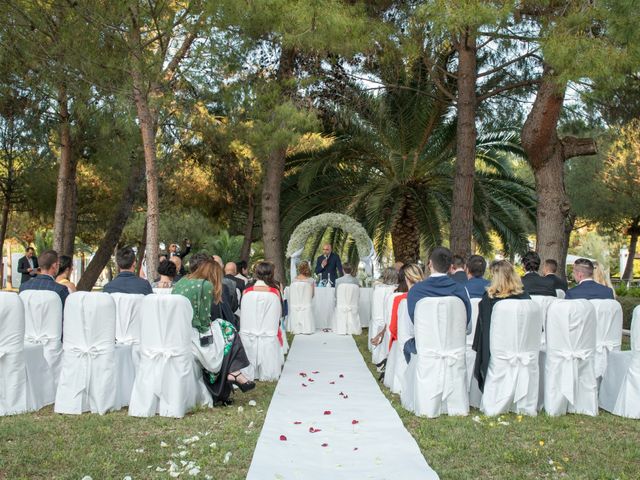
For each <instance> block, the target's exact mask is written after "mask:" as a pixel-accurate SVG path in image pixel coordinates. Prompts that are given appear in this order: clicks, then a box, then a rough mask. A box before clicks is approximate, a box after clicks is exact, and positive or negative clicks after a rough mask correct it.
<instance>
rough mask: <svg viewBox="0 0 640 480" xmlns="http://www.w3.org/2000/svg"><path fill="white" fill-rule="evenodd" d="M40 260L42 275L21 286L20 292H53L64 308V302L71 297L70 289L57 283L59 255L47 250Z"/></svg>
mask: <svg viewBox="0 0 640 480" xmlns="http://www.w3.org/2000/svg"><path fill="white" fill-rule="evenodd" d="M39 260H40V273H39V274H37V275H36V276H35V277H34V278H32V279H31V280H29V281H28V282H24V283H22V284H20V291H21V292H24V291H25V290H51V291H52V292H56V293H57V294H58V296H59V297H60V300H61V301H62V307H64V302H65V300H66V299H67V297H68V296H69V289H68V288H67V287H65V286H64V285H62V284H60V283H56V276H57V275H58V266H59V265H60V263H59V262H58V253H57V252H55V251H54V250H47V251H46V252H44V253H42V254H41V255H40V257H39Z"/></svg>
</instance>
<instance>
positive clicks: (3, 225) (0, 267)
mask: <svg viewBox="0 0 640 480" xmlns="http://www.w3.org/2000/svg"><path fill="white" fill-rule="evenodd" d="M10 209H11V204H10V203H9V200H7V199H5V201H4V204H3V205H2V219H1V220H0V288H2V286H3V285H4V258H3V257H4V238H5V237H6V236H7V226H8V225H9V210H10ZM9 255H11V249H9ZM7 263H9V264H10V263H11V262H10V261H7ZM7 288H8V285H7Z"/></svg>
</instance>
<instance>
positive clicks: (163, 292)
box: [153, 288, 173, 295]
mask: <svg viewBox="0 0 640 480" xmlns="http://www.w3.org/2000/svg"><path fill="white" fill-rule="evenodd" d="M172 291H173V288H154V289H153V293H155V294H157V295H168V294H170V293H171V292H172Z"/></svg>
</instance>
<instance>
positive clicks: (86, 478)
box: [82, 475, 93, 480]
mask: <svg viewBox="0 0 640 480" xmlns="http://www.w3.org/2000/svg"><path fill="white" fill-rule="evenodd" d="M82 480H93V478H91V477H90V476H89V475H85V476H84V477H82Z"/></svg>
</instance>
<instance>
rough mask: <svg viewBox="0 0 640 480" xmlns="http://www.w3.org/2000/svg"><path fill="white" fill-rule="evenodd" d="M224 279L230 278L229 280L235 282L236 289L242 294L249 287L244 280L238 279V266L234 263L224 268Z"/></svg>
mask: <svg viewBox="0 0 640 480" xmlns="http://www.w3.org/2000/svg"><path fill="white" fill-rule="evenodd" d="M224 278H228V279H229V280H231V281H233V282H234V283H235V284H236V288H237V289H238V290H240V293H241V294H242V291H243V290H244V289H245V287H246V286H247V285H246V283H245V282H244V280H241V279H239V278H238V268H237V267H236V264H235V263H234V262H227V264H226V265H225V266H224Z"/></svg>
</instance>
